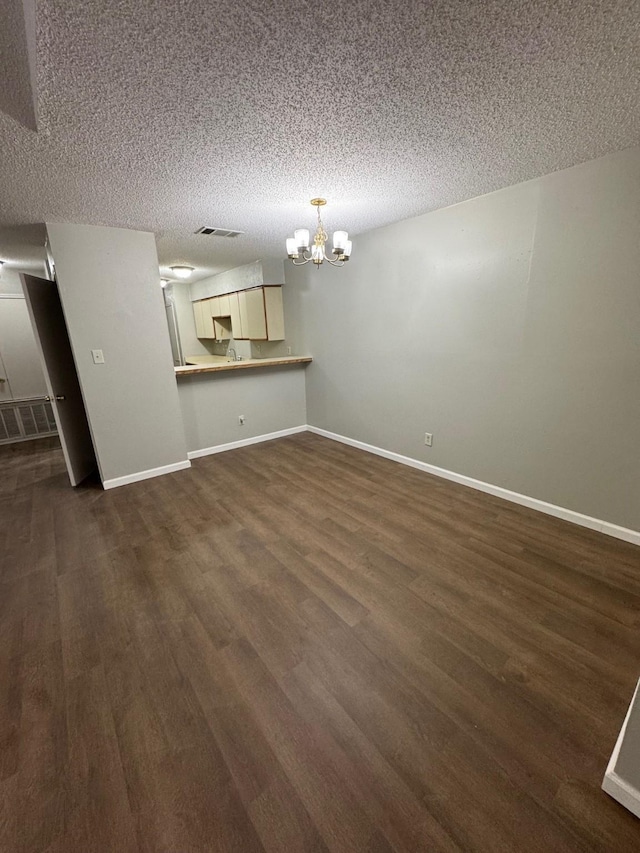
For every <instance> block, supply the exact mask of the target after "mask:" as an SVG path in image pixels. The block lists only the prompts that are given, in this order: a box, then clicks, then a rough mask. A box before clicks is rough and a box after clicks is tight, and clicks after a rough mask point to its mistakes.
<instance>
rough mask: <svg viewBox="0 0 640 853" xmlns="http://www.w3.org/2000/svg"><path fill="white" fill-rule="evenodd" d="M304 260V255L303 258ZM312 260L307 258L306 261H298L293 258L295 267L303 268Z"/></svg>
mask: <svg viewBox="0 0 640 853" xmlns="http://www.w3.org/2000/svg"><path fill="white" fill-rule="evenodd" d="M302 257H303V258H304V255H303V256H302ZM310 260H311V258H305V259H304V261H296V260H294V259H293V258H292V259H291V261H292V263H293V265H294V267H303V266H304V265H305V264H308V263H309V261H310Z"/></svg>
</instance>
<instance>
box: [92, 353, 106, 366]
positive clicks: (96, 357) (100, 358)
mask: <svg viewBox="0 0 640 853" xmlns="http://www.w3.org/2000/svg"><path fill="white" fill-rule="evenodd" d="M91 355H92V357H93V363H94V364H104V353H103V352H102V350H101V349H92V350H91Z"/></svg>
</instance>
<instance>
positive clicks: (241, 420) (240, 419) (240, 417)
mask: <svg viewBox="0 0 640 853" xmlns="http://www.w3.org/2000/svg"><path fill="white" fill-rule="evenodd" d="M238 425H239V426H244V415H238Z"/></svg>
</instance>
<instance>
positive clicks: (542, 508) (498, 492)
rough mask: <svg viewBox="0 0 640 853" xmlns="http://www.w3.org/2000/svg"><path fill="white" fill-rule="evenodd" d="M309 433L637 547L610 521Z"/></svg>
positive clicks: (638, 539) (638, 540)
mask: <svg viewBox="0 0 640 853" xmlns="http://www.w3.org/2000/svg"><path fill="white" fill-rule="evenodd" d="M307 429H308V430H309V432H313V433H315V434H316V435H322V436H324V437H325V438H330V439H332V440H333V441H339V442H341V443H342V444H348V445H350V446H351V447H357V448H358V449H359V450H366V451H367V452H368V453H374V454H375V455H376V456H383V457H384V458H385V459H391V460H392V461H393V462H399V463H400V464H401V465H408V466H409V467H411V468H417V469H418V470H419V471H426V472H427V473H428V474H434V475H435V476H436V477H442V478H443V479H445V480H452V481H453V482H454V483H460V484H461V485H463V486H469V487H470V488H472V489H477V490H478V491H480V492H486V493H487V494H489V495H495V496H496V497H498V498H503V499H504V500H506V501H511V503H515V504H520V505H521V506H526V507H529V508H530V509H535V510H538V512H544V513H546V514H547V515H553V516H555V517H556V518H562V519H563V520H564V521H570V522H572V523H573V524H578V525H580V527H589V528H591V530H597V531H599V532H600V533H605V534H606V535H607V536H613V537H615V538H616V539H623V540H624V541H625V542H631V543H632V544H634V545H640V531H638V530H630V529H629V528H627V527H619V526H618V525H617V524H612V523H611V522H609V521H603V520H602V519H600V518H593V517H592V516H590V515H583V514H582V513H580V512H575V511H574V510H572V509H566V507H562V506H556V505H555V504H550V503H547V502H546V501H541V500H539V499H538V498H530V497H529V496H528V495H521V494H519V493H518V492H512V491H510V490H509V489H504V488H502V486H494V485H492V484H491V483H485V482H483V481H482V480H474V479H473V477H467V476H465V475H464V474H457V473H456V472H455V471H448V470H447V469H446V468H438V467H437V466H436V465H429V463H428V462H421V461H420V460H419V459H412V458H411V457H410V456H402V454H400V453H394V452H393V451H391V450H384V449H383V448H381V447H375V446H374V445H372V444H365V442H364V441H356V440H355V439H353V438H347V437H346V436H344V435H338V434H337V433H335V432H329V431H328V430H326V429H320V428H319V427H314V426H310V425H308V426H307Z"/></svg>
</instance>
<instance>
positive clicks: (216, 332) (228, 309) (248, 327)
mask: <svg viewBox="0 0 640 853" xmlns="http://www.w3.org/2000/svg"><path fill="white" fill-rule="evenodd" d="M193 311H194V315H195V320H196V334H197V336H198V337H199V338H213V339H214V340H218V341H227V340H229V339H230V338H231V337H233V338H234V339H235V340H239V341H240V340H245V341H246V340H251V341H283V340H284V314H283V310H282V287H281V285H264V286H263V287H252V288H249V289H248V290H238V291H235V292H234V293H225V294H223V295H222V296H213V297H211V299H203V300H200V302H194V303H193Z"/></svg>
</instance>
